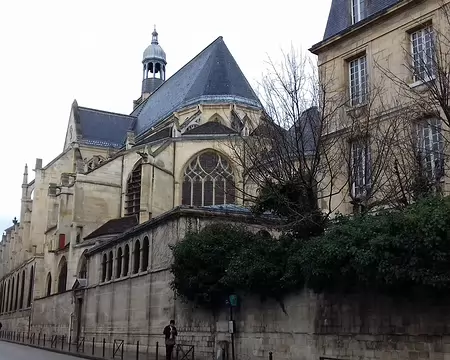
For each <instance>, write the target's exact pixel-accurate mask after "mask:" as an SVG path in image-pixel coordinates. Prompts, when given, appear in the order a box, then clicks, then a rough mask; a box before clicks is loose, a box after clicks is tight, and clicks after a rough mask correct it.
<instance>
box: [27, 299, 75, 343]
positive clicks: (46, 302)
mask: <svg viewBox="0 0 450 360" xmlns="http://www.w3.org/2000/svg"><path fill="white" fill-rule="evenodd" d="M32 309H33V314H32V326H31V331H32V332H36V333H42V334H46V336H47V337H49V335H54V334H58V335H64V336H69V335H71V334H70V330H71V328H72V323H73V313H74V309H75V306H74V297H73V292H72V291H67V292H65V293H61V294H56V295H50V296H47V297H43V298H39V299H35V300H34V301H33V307H32Z"/></svg>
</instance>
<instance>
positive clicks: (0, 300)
mask: <svg viewBox="0 0 450 360" xmlns="http://www.w3.org/2000/svg"><path fill="white" fill-rule="evenodd" d="M3 296H4V294H3V284H2V285H1V286H0V313H3Z"/></svg>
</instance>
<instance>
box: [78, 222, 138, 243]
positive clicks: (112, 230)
mask: <svg viewBox="0 0 450 360" xmlns="http://www.w3.org/2000/svg"><path fill="white" fill-rule="evenodd" d="M137 224H138V220H137V218H136V216H126V217H123V218H118V219H112V220H109V221H107V222H106V223H104V224H103V225H102V226H100V227H99V228H98V229H97V230H94V231H93V232H91V233H90V234H89V235H88V236H86V237H85V238H84V240H89V239H93V238H96V237H98V236H103V235H118V234H122V233H123V232H125V231H127V230H128V229H130V228H132V227H133V226H136V225H137Z"/></svg>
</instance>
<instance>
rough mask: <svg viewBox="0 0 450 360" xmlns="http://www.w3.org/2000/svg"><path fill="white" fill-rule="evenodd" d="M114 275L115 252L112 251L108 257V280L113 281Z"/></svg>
mask: <svg viewBox="0 0 450 360" xmlns="http://www.w3.org/2000/svg"><path fill="white" fill-rule="evenodd" d="M112 274H113V252H112V251H110V252H109V255H108V276H107V278H106V280H108V281H109V280H111V279H112Z"/></svg>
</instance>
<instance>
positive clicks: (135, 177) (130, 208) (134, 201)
mask: <svg viewBox="0 0 450 360" xmlns="http://www.w3.org/2000/svg"><path fill="white" fill-rule="evenodd" d="M141 170H142V164H141V163H139V164H138V165H137V166H136V167H135V168H134V169H133V171H132V172H131V175H130V178H129V179H128V181H127V189H126V199H125V216H128V215H137V216H139V210H140V209H141Z"/></svg>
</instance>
